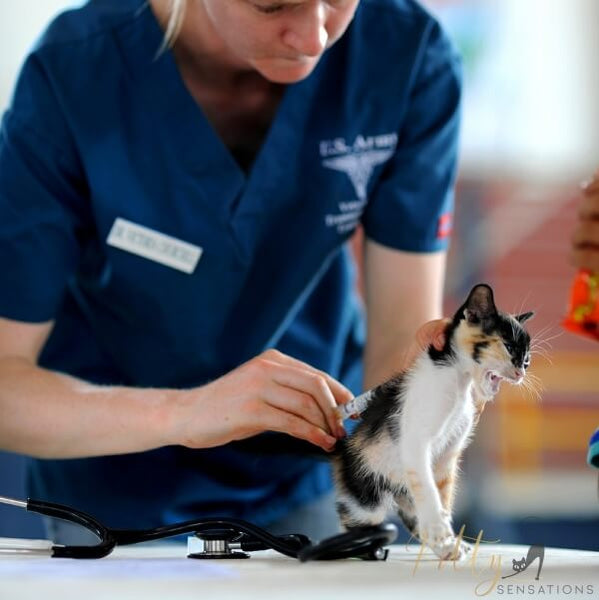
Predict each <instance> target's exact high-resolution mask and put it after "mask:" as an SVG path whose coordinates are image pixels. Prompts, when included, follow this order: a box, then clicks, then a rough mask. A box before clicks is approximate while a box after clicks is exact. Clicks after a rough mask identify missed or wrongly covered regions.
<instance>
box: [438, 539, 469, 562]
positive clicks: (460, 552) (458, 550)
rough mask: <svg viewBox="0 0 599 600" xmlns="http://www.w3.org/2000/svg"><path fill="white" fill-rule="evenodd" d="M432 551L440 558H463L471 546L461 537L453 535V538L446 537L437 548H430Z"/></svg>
mask: <svg viewBox="0 0 599 600" xmlns="http://www.w3.org/2000/svg"><path fill="white" fill-rule="evenodd" d="M432 550H433V552H434V553H435V554H436V555H437V556H438V557H439V558H440V559H441V560H458V561H459V560H464V559H465V558H466V557H467V556H468V554H469V553H470V551H471V550H472V546H471V545H470V544H469V543H468V542H465V541H464V540H462V539H459V538H457V537H454V538H453V539H451V540H450V539H447V540H445V541H444V543H443V544H441V545H439V546H438V547H437V548H432Z"/></svg>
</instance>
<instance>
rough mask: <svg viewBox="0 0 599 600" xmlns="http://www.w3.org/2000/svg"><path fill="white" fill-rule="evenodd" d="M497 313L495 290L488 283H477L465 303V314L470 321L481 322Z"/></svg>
mask: <svg viewBox="0 0 599 600" xmlns="http://www.w3.org/2000/svg"><path fill="white" fill-rule="evenodd" d="M496 314H497V308H496V307H495V301H494V300H493V290H492V289H491V288H490V286H488V285H487V284H486V283H479V284H478V285H475V286H474V287H473V288H472V291H471V292H470V295H469V296H468V300H466V304H465V310H464V315H465V317H466V320H467V321H468V323H480V321H483V320H484V319H488V318H490V317H493V316H495V315H496Z"/></svg>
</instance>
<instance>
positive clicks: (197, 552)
mask: <svg viewBox="0 0 599 600" xmlns="http://www.w3.org/2000/svg"><path fill="white" fill-rule="evenodd" d="M238 537H239V532H238V531H235V530H234V529H212V530H210V531H202V532H198V533H196V534H195V535H194V536H190V537H188V538H187V558H249V557H250V555H249V554H248V553H247V552H239V551H234V548H239V547H240V544H239V543H235V542H234V541H233V540H234V539H235V538H238Z"/></svg>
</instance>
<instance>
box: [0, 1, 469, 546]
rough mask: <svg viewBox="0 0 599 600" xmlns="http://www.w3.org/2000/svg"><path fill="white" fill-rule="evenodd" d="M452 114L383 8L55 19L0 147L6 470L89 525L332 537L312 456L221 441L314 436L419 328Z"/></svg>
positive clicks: (447, 92)
mask: <svg viewBox="0 0 599 600" xmlns="http://www.w3.org/2000/svg"><path fill="white" fill-rule="evenodd" d="M165 39H166V43H165ZM459 107H460V66H459V59H458V57H457V56H456V53H455V50H454V49H453V48H452V46H451V44H450V43H449V41H448V39H447V37H446V36H445V34H444V33H443V31H442V30H441V29H440V27H439V25H438V24H437V23H436V21H435V20H434V19H433V18H432V17H431V16H430V15H429V14H428V13H426V12H425V11H424V10H423V9H422V8H421V7H419V6H418V5H417V4H415V3H414V2H412V1H410V0H362V1H361V2H358V0H188V1H187V2H185V1H180V0H177V1H175V2H171V1H170V0H151V1H150V2H149V3H148V2H146V1H144V0H104V1H92V2H89V3H87V4H85V5H84V6H83V7H81V8H79V9H77V10H73V11H70V12H67V13H65V14H63V15H61V16H59V17H58V18H57V19H55V20H54V21H53V22H52V23H51V24H50V25H49V27H48V28H47V30H46V31H45V33H44V34H43V35H42V37H41V39H40V40H39V41H38V43H37V45H36V46H35V48H34V49H33V51H32V52H31V53H30V54H29V56H27V58H26V60H25V62H24V64H23V67H22V70H21V72H20V75H19V77H18V81H17V84H16V89H15V92H14V97H13V99H12V102H11V104H10V107H9V109H8V111H7V112H6V114H5V115H4V119H3V121H2V134H1V139H0V265H1V266H2V269H1V270H0V273H1V274H0V289H1V290H2V293H1V294H0V316H1V317H2V319H1V321H0V443H1V445H2V447H3V448H4V449H7V450H10V451H14V452H19V453H23V454H27V455H30V456H32V457H33V460H32V462H31V466H30V472H29V494H30V495H31V496H32V497H36V498H41V499H44V500H49V501H55V502H62V503H66V504H69V505H72V506H75V507H77V508H79V509H82V510H85V511H87V512H89V513H91V514H93V515H95V516H96V517H97V518H98V519H100V520H101V521H104V522H106V523H107V524H109V525H111V526H114V527H127V528H134V527H135V528H138V527H139V528H141V527H150V526H157V525H159V524H161V523H170V522H174V521H178V520H183V519H189V518H192V517H193V518H199V517H201V516H208V515H210V516H213V515H223V516H234V517H239V518H243V519H247V520H250V521H252V522H254V523H256V524H257V525H261V526H267V527H270V528H271V530H272V531H284V532H289V531H304V533H306V534H308V535H310V536H313V537H314V538H316V539H320V538H322V537H325V536H327V535H331V534H333V533H336V532H337V531H338V523H337V519H336V514H335V506H334V497H333V494H332V482H331V477H330V467H329V464H328V463H327V462H326V461H315V460H313V459H311V458H307V457H301V456H297V455H296V456H292V455H289V454H286V453H285V452H284V448H283V447H282V448H281V451H280V452H274V453H273V452H271V453H270V454H269V455H264V454H260V453H257V452H255V451H253V450H250V449H248V448H247V447H245V446H244V444H245V442H247V441H248V439H249V438H250V437H251V436H254V435H256V434H263V432H270V433H266V434H264V435H265V437H264V439H265V442H264V443H268V440H269V437H268V436H272V435H273V434H272V432H273V431H274V432H283V433H286V434H289V435H290V436H294V437H295V438H299V439H302V440H307V441H308V442H311V443H312V444H315V445H317V446H320V447H321V448H323V449H325V450H327V451H328V450H330V449H332V448H333V447H334V444H335V442H336V440H337V439H339V438H340V437H342V436H343V434H344V431H343V427H342V425H341V423H339V421H338V418H337V416H336V415H337V413H336V410H335V407H336V406H337V405H338V404H342V403H344V402H346V401H347V400H349V399H350V398H351V397H352V394H356V393H358V392H359V391H361V389H363V388H368V387H370V386H372V385H374V384H375V383H376V382H378V381H380V380H381V379H383V378H384V377H386V376H388V375H390V374H391V373H392V372H393V371H395V370H397V369H398V366H399V365H401V364H403V363H402V361H404V359H405V356H406V353H407V354H412V355H413V354H414V352H415V350H416V351H417V350H418V348H419V347H420V346H419V342H418V341H417V339H416V337H415V336H416V333H415V332H416V330H417V328H418V326H419V325H420V324H422V323H425V322H428V321H430V320H433V319H438V318H439V317H440V316H441V296H442V288H443V279H444V269H445V252H446V248H447V244H448V239H449V233H450V227H451V214H452V186H453V182H454V177H455V172H456V155H457V138H458V123H459ZM359 225H362V226H363V229H364V233H365V244H364V250H365V252H364V267H365V270H364V273H365V275H364V290H365V298H366V305H367V307H368V319H367V322H366V319H365V310H364V307H363V305H362V303H361V301H360V300H359V297H358V295H357V292H356V279H355V275H356V272H355V267H354V263H353V261H352V257H351V252H350V248H349V246H348V245H347V244H346V242H347V241H348V240H349V238H350V237H351V236H352V234H353V233H354V231H355V229H356V228H357V227H358V226H359ZM366 324H367V326H368V327H367V328H366V327H365V326H366ZM366 331H367V332H368V333H367V334H366ZM441 338H442V324H440V323H439V322H433V323H432V324H429V325H428V327H427V328H425V329H424V330H421V331H420V333H419V339H420V343H423V342H422V340H423V339H424V343H425V345H426V343H430V342H431V341H434V342H435V343H437V344H439V343H440V342H439V340H440V339H441ZM282 437H283V438H284V439H292V438H291V437H288V436H282ZM48 526H49V527H50V528H51V530H50V532H49V535H51V536H52V538H53V539H54V540H55V541H62V542H64V543H66V542H69V543H75V542H78V543H82V539H81V538H80V537H79V536H80V533H79V532H78V531H74V530H69V529H68V528H67V526H66V525H62V524H60V523H58V522H56V523H53V524H49V525H48Z"/></svg>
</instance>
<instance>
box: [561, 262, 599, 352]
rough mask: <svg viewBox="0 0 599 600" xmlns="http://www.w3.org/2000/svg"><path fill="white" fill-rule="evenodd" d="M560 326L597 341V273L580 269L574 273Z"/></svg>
mask: <svg viewBox="0 0 599 600" xmlns="http://www.w3.org/2000/svg"><path fill="white" fill-rule="evenodd" d="M562 326H563V327H565V328H566V329H567V330H568V331H572V332H574V333H578V334H580V335H585V336H587V337H591V338H593V339H595V340H598V341H599V273H592V272H591V271H587V270H580V271H579V272H578V273H577V274H576V277H575V278H574V281H573V282H572V287H571V289H570V302H569V305H568V314H567V315H566V318H565V319H564V320H563V321H562Z"/></svg>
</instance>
